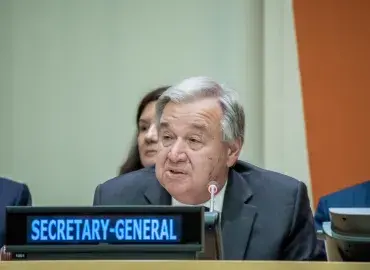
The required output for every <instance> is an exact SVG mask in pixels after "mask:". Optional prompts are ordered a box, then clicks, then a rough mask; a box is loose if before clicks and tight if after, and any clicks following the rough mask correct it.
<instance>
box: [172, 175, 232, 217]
mask: <svg viewBox="0 0 370 270" xmlns="http://www.w3.org/2000/svg"><path fill="white" fill-rule="evenodd" d="M226 186H227V181H226V183H225V185H224V186H223V187H222V189H221V190H220V192H219V193H217V194H216V196H215V205H214V210H216V211H217V212H219V213H221V212H222V207H223V204H224V197H225V191H226ZM172 205H173V206H205V207H208V208H210V207H211V200H208V201H206V202H204V203H202V204H199V205H188V204H184V203H181V202H179V201H177V200H176V199H175V198H172Z"/></svg>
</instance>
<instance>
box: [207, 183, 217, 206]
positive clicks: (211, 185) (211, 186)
mask: <svg viewBox="0 0 370 270" xmlns="http://www.w3.org/2000/svg"><path fill="white" fill-rule="evenodd" d="M208 192H209V193H210V194H211V207H210V208H209V211H210V212H214V210H215V195H216V194H217V192H218V183H217V182H216V181H211V182H209V183H208Z"/></svg>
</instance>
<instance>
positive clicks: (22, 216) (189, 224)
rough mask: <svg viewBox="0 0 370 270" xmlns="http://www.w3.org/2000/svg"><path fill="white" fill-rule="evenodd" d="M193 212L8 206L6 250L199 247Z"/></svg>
mask: <svg viewBox="0 0 370 270" xmlns="http://www.w3.org/2000/svg"><path fill="white" fill-rule="evenodd" d="M203 215H204V212H203V210H202V209H201V208H200V207H199V208H193V207H148V206H145V207H9V208H7V217H6V230H7V233H6V245H8V246H22V245H27V246H35V245H53V246H57V245H95V244H110V245H125V244H130V245H133V244H134V245H141V244H143V245H151V244H161V245H163V244H164V245H173V244H177V245H178V244H201V243H202V235H203V234H202V229H203V226H204V225H203V224H204V220H203Z"/></svg>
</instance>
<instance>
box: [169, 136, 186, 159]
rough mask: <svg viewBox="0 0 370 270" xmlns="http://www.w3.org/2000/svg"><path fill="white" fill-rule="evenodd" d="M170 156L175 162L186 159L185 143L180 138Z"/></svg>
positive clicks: (172, 148)
mask: <svg viewBox="0 0 370 270" xmlns="http://www.w3.org/2000/svg"><path fill="white" fill-rule="evenodd" d="M168 158H169V160H170V161H171V162H173V163H178V162H184V161H186V154H185V143H184V142H182V141H181V140H180V139H178V140H177V141H176V142H175V143H174V144H173V145H172V147H171V149H170V151H169V152H168Z"/></svg>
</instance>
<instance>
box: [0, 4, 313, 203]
mask: <svg viewBox="0 0 370 270" xmlns="http://www.w3.org/2000/svg"><path fill="white" fill-rule="evenodd" d="M0 10H1V12H3V13H5V14H7V16H6V17H2V16H1V17H2V18H1V20H8V22H11V23H12V24H11V25H10V26H9V24H8V26H6V24H5V25H3V24H0V28H1V31H3V32H5V34H6V35H7V36H8V37H9V39H10V40H9V41H8V42H7V43H5V45H3V43H2V44H1V45H0V46H1V51H0V52H1V54H2V55H6V56H7V58H5V59H7V60H6V61H0V63H1V65H2V66H1V68H3V69H7V70H8V75H6V76H5V75H4V74H1V75H0V76H2V77H1V78H5V77H6V80H5V84H1V88H0V94H1V106H2V108H1V112H3V111H5V112H4V114H2V116H0V120H1V125H0V128H1V131H2V132H1V133H0V142H1V146H2V147H5V148H4V149H5V152H3V151H2V153H1V155H0V158H1V160H0V174H2V175H5V176H9V177H12V178H13V179H16V180H18V181H24V182H26V183H28V184H29V185H30V188H31V190H32V193H33V197H34V202H35V204H36V205H45V204H53V205H61V204H64V205H65V204H67V205H71V204H80V205H81V204H90V203H91V200H92V195H93V191H94V188H95V186H96V185H97V184H98V183H100V182H102V181H105V180H107V179H109V178H111V177H114V176H115V174H116V172H117V168H118V166H119V165H120V162H121V161H122V159H123V156H124V155H125V152H126V150H127V149H128V146H129V143H130V142H131V138H132V134H133V131H134V121H133V119H134V114H135V109H136V104H137V102H138V100H139V99H140V97H141V96H142V95H143V94H144V93H145V92H146V91H148V90H149V89H150V88H151V87H155V86H158V85H161V84H167V83H174V82H177V81H178V80H181V79H182V78H184V77H187V76H192V75H208V76H211V77H214V78H215V79H217V80H219V81H221V82H224V83H228V84H229V85H230V86H232V87H234V88H235V89H236V90H237V91H238V92H239V94H240V97H241V101H242V103H243V104H244V106H245V109H246V116H247V134H246V145H245V147H244V149H243V153H242V158H243V159H247V160H249V161H250V162H253V163H255V164H257V165H261V166H264V165H265V166H266V167H268V168H272V169H274V170H277V171H280V172H285V173H288V174H290V175H293V176H295V177H297V178H299V179H302V180H303V181H305V182H307V183H308V182H309V179H308V172H307V168H306V167H307V166H306V165H307V162H306V160H305V158H306V157H305V151H306V148H305V137H304V125H303V117H302V112H301V106H300V86H299V76H298V74H299V73H298V68H297V63H296V52H295V51H294V49H295V38H294V25H293V19H292V13H291V1H290V0H286V1H280V2H278V1H263V0H233V1H232V4H230V1H227V0H188V1H180V0H155V1H149V0H147V1H144V0H135V1H134V0H132V1H128V0H126V1H123V0H119V1H118V0H117V1H112V0H110V1H107V0H104V1H102V0H101V1H98V0H89V1H87V0H86V1H83V0H77V1H65V0H64V1H62V0H53V1H50V0H32V1H17V0H15V1H11V3H10V1H1V2H0ZM5 63H6V64H5ZM291 78H293V81H292V80H291ZM3 131H5V132H3ZM292 132H293V133H296V134H298V135H297V136H298V137H294V138H293V139H292V136H290V137H284V136H286V134H293V133H292ZM296 151H298V152H299V154H298V155H296V154H295V153H296ZM67 195H68V196H69V199H68V200H67V199H66V197H67Z"/></svg>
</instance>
